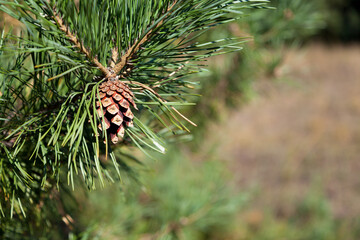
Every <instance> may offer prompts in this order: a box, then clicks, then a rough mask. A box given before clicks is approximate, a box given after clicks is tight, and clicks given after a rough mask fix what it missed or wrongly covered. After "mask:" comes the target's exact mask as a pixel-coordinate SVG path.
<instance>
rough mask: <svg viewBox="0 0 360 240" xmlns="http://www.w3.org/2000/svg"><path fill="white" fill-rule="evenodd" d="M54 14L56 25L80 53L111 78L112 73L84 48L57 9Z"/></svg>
mask: <svg viewBox="0 0 360 240" xmlns="http://www.w3.org/2000/svg"><path fill="white" fill-rule="evenodd" d="M53 14H54V19H55V21H56V23H57V24H58V26H59V29H60V30H61V31H63V32H64V33H65V34H66V36H67V37H68V38H69V40H70V41H71V42H72V43H74V45H75V46H76V47H77V48H78V49H80V51H81V52H82V53H84V54H85V55H86V57H87V58H88V59H89V60H90V61H91V62H92V63H94V64H95V66H96V67H97V68H99V69H100V70H101V71H102V72H103V73H104V75H105V76H107V77H108V76H110V75H111V72H110V71H109V70H108V69H107V68H106V67H104V66H103V65H102V64H101V63H100V62H99V61H98V60H97V59H96V58H94V57H92V56H91V53H90V52H89V51H88V50H87V49H86V48H85V47H84V45H83V44H82V43H81V42H80V41H79V40H78V39H77V37H76V36H75V35H74V34H73V33H72V32H71V31H70V30H69V28H68V27H67V26H66V25H65V23H64V21H63V20H62V18H61V17H60V16H59V14H58V13H57V12H56V9H55V8H54V9H53Z"/></svg>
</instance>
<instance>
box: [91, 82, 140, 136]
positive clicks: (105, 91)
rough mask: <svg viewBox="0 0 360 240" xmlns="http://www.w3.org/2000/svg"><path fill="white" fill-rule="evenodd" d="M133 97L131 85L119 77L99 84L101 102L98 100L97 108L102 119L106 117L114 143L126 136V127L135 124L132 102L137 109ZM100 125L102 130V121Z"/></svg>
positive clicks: (105, 120) (107, 126)
mask: <svg viewBox="0 0 360 240" xmlns="http://www.w3.org/2000/svg"><path fill="white" fill-rule="evenodd" d="M133 97H134V94H133V93H132V92H131V91H130V89H129V87H128V86H127V85H126V84H125V83H123V82H121V81H120V80H118V79H117V78H111V79H109V80H108V81H106V82H104V83H102V84H101V85H100V86H99V98H100V99H101V102H99V101H98V100H96V108H97V112H98V115H99V117H100V119H101V120H102V119H104V122H105V127H106V131H107V133H108V134H109V135H110V139H111V141H112V142H113V143H117V142H118V141H119V138H123V137H124V133H125V127H132V126H133V118H134V115H133V113H132V112H131V109H130V104H131V105H132V106H133V107H134V108H135V109H136V110H137V107H136V104H135V102H134V100H133ZM100 104H101V106H102V109H101V107H100ZM98 127H99V129H100V130H102V123H100V124H99V125H98Z"/></svg>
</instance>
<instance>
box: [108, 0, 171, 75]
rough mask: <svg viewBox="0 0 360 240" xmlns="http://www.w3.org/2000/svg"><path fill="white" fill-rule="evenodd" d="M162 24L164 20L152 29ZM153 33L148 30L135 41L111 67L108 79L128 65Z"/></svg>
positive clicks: (169, 9) (151, 30) (168, 10)
mask: <svg viewBox="0 0 360 240" xmlns="http://www.w3.org/2000/svg"><path fill="white" fill-rule="evenodd" d="M176 3H177V0H175V1H174V3H173V4H172V5H171V6H170V7H168V9H167V12H170V11H171V10H172V9H173V7H174V6H175V4H176ZM163 22H164V19H163V20H161V21H160V22H159V23H158V24H156V26H155V27H154V28H158V27H159V26H161V24H163ZM153 33H154V32H153V29H150V30H149V31H148V32H147V33H146V34H145V36H144V37H143V38H142V39H141V40H140V41H139V40H136V41H135V43H134V44H133V45H132V46H131V47H130V48H129V49H128V50H127V51H126V53H125V54H124V55H122V56H121V58H120V61H119V62H118V63H117V64H116V65H115V66H114V67H113V70H114V73H113V74H112V75H111V76H110V77H115V76H116V75H118V74H119V73H120V71H121V70H122V69H123V68H124V67H125V66H126V65H127V64H128V62H129V60H130V59H131V58H132V57H133V56H134V54H135V53H136V52H137V51H138V50H139V49H140V47H141V46H142V45H143V44H144V43H145V42H146V41H148V40H149V38H150V37H151V35H152V34H153Z"/></svg>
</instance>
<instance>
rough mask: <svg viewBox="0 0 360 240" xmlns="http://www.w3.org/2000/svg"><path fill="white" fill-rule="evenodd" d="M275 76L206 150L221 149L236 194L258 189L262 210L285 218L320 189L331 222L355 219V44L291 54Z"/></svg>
mask: <svg viewBox="0 0 360 240" xmlns="http://www.w3.org/2000/svg"><path fill="white" fill-rule="evenodd" d="M275 73H276V79H273V80H272V81H269V80H263V81H260V83H259V84H258V85H257V89H258V91H259V93H260V97H258V98H256V99H255V100H254V101H252V102H251V103H250V104H249V105H247V106H246V107H244V108H242V109H241V110H239V111H235V112H233V113H232V114H230V116H229V119H228V120H226V122H224V123H222V124H221V126H215V129H214V130H213V131H212V134H211V136H209V139H211V140H209V141H208V144H207V145H209V144H212V145H217V146H219V147H218V150H217V155H218V156H219V157H220V158H221V159H224V160H226V161H227V163H228V165H229V167H230V168H231V169H232V170H233V172H234V174H235V179H236V181H237V182H238V183H239V188H242V189H243V188H252V187H254V186H256V187H258V189H259V190H260V191H259V192H261V194H259V196H258V198H257V199H256V203H257V205H258V206H260V207H263V206H266V207H273V208H274V209H276V210H277V211H278V212H279V213H281V214H289V213H291V212H292V211H293V206H294V203H295V202H296V201H298V200H301V199H302V197H303V196H304V195H305V194H306V193H307V192H308V191H309V190H310V189H311V188H312V187H313V186H314V185H317V186H320V188H321V189H323V191H324V193H325V195H326V197H327V198H328V199H329V201H330V203H331V206H332V209H333V211H334V213H335V214H336V216H338V217H344V216H347V217H351V216H358V215H359V214H360V204H359V203H360V176H359V172H360V46H347V47H344V46H332V47H329V46H323V45H312V46H309V47H307V48H305V49H302V50H296V51H294V50H289V52H288V53H287V55H286V58H285V61H284V62H283V63H282V65H281V66H279V67H278V68H277V69H276V71H275ZM214 135H215V136H214Z"/></svg>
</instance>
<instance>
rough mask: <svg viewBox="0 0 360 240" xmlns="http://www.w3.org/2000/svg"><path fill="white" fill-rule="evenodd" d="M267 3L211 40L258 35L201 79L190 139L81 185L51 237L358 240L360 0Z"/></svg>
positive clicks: (11, 26)
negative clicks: (114, 178) (90, 187)
mask: <svg viewBox="0 0 360 240" xmlns="http://www.w3.org/2000/svg"><path fill="white" fill-rule="evenodd" d="M269 5H270V6H273V7H275V8H276V9H272V10H269V9H255V10H248V12H246V15H247V16H246V17H243V18H242V19H240V20H239V21H238V22H234V23H231V24H229V25H226V26H222V27H220V28H217V29H215V30H214V31H211V32H209V33H208V34H206V36H204V38H205V37H206V38H208V39H217V38H221V37H226V36H229V37H233V36H237V37H249V36H252V38H251V39H250V40H249V41H248V42H247V43H246V44H244V46H243V47H244V49H243V51H241V52H239V53H236V54H228V55H221V56H217V57H215V58H212V59H209V61H207V62H206V64H208V66H209V71H206V72H203V73H201V74H200V75H198V76H196V77H195V78H196V79H194V80H196V81H199V82H200V84H201V88H199V93H200V94H201V95H202V97H201V98H196V99H195V100H194V101H196V102H197V105H196V106H195V107H191V108H188V109H182V111H183V112H184V113H186V114H185V115H186V116H188V117H189V118H190V119H192V120H193V121H194V122H196V123H197V124H198V125H199V126H198V127H197V128H193V129H192V134H193V138H192V139H191V141H189V140H188V139H184V141H183V142H181V143H179V142H176V143H174V146H169V150H168V152H167V154H166V155H164V156H156V157H155V158H156V159H157V160H156V161H155V160H151V159H147V158H146V157H144V156H143V155H141V154H139V153H137V152H135V150H133V149H129V150H126V151H127V152H126V153H124V154H130V155H135V156H138V159H139V160H140V161H141V162H142V163H143V164H142V165H141V164H140V165H138V172H137V174H138V180H136V181H135V180H132V178H130V177H127V176H124V179H123V180H124V183H123V184H121V185H120V184H113V185H109V186H107V187H106V188H105V189H103V190H96V191H92V192H87V191H86V190H84V191H81V190H77V191H76V192H75V198H73V199H67V200H64V201H63V208H65V210H66V212H71V214H70V215H68V216H67V217H66V218H63V219H62V221H60V222H59V223H58V224H59V226H63V227H62V228H59V229H53V231H52V232H50V233H48V234H49V235H48V236H51V238H52V239H64V238H65V237H66V238H67V237H68V236H70V239H142V240H150V239H244V240H245V239H255V240H257V239H259V240H264V239H265V240H267V239H268V240H273V239H274V240H279V239H284V240H335V239H342V240H356V239H360V175H359V172H360V157H359V156H360V124H359V122H360V2H359V1H358V0H272V1H271V3H270V4H269ZM4 22H5V23H6V24H5V28H8V30H11V31H14V33H15V34H16V31H19V30H18V29H19V26H18V25H17V22H16V21H14V20H12V19H10V18H7V16H4V17H3V18H2V23H0V25H2V26H4ZM124 151H125V150H124ZM69 222H71V224H70V223H69Z"/></svg>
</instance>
